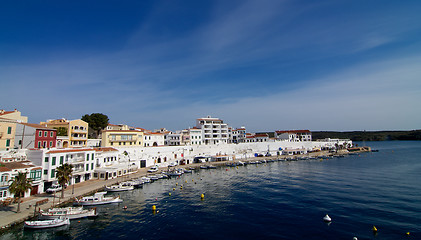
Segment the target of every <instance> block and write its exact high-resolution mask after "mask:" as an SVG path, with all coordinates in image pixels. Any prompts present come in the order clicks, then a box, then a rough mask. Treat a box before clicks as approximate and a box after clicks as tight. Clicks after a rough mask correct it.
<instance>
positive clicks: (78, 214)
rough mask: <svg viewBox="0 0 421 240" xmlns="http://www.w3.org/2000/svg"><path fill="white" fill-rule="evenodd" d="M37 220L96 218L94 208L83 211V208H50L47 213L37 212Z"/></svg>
mask: <svg viewBox="0 0 421 240" xmlns="http://www.w3.org/2000/svg"><path fill="white" fill-rule="evenodd" d="M39 213H40V215H39V219H42V220H53V219H57V218H68V219H77V218H85V217H96V216H98V214H97V212H96V208H91V209H83V207H66V208H50V209H48V210H47V211H43V210H40V211H39Z"/></svg>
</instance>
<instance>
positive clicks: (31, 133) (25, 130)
mask: <svg viewBox="0 0 421 240" xmlns="http://www.w3.org/2000/svg"><path fill="white" fill-rule="evenodd" d="M56 141H57V130H56V129H52V128H48V127H45V126H43V125H39V124H33V123H18V124H17V126H16V134H15V148H54V147H56Z"/></svg>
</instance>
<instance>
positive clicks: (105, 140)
mask: <svg viewBox="0 0 421 240" xmlns="http://www.w3.org/2000/svg"><path fill="white" fill-rule="evenodd" d="M143 135H144V133H143V132H141V131H138V130H106V131H102V137H101V147H141V146H143Z"/></svg>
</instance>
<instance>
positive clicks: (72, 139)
mask: <svg viewBox="0 0 421 240" xmlns="http://www.w3.org/2000/svg"><path fill="white" fill-rule="evenodd" d="M40 124H41V125H44V126H46V127H49V128H56V129H59V128H60V127H61V128H65V129H66V131H67V138H68V140H67V139H61V140H62V141H63V143H62V144H61V146H62V147H64V148H67V147H86V143H87V141H88V128H89V124H88V123H87V122H85V121H83V120H81V119H76V120H71V121H69V120H66V119H64V118H62V119H55V120H48V121H47V122H41V123H40ZM59 132H60V131H57V133H59ZM58 138H59V137H58ZM66 140H67V141H68V142H66Z"/></svg>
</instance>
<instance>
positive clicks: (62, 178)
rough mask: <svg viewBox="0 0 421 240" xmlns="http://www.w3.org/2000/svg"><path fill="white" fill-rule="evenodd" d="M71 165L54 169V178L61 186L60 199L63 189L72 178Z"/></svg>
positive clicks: (62, 195) (62, 196)
mask: <svg viewBox="0 0 421 240" xmlns="http://www.w3.org/2000/svg"><path fill="white" fill-rule="evenodd" d="M72 173H73V165H71V164H68V163H65V164H63V165H61V166H59V167H57V168H56V178H57V180H58V183H59V184H60V185H61V198H64V187H65V186H66V183H68V182H69V181H70V179H71V177H72Z"/></svg>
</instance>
